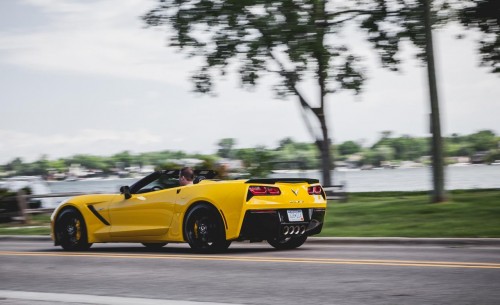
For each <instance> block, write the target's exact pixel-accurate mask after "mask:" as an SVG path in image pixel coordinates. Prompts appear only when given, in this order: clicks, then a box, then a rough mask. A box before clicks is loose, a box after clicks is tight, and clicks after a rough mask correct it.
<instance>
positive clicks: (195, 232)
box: [194, 222, 198, 238]
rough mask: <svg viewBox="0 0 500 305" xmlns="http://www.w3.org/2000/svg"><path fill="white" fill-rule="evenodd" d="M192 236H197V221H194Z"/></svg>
mask: <svg viewBox="0 0 500 305" xmlns="http://www.w3.org/2000/svg"><path fill="white" fill-rule="evenodd" d="M194 238H198V222H195V223H194Z"/></svg>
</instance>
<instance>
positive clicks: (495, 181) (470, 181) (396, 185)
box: [49, 165, 500, 193]
mask: <svg viewBox="0 0 500 305" xmlns="http://www.w3.org/2000/svg"><path fill="white" fill-rule="evenodd" d="M332 175H333V181H334V183H335V184H345V185H346V190H347V192H377V191H425V190H430V189H432V174H431V168H407V169H401V168H399V169H380V170H366V171H361V170H359V171H337V170H335V171H333V173H332ZM270 177H275V178H276V177H300V178H315V179H320V177H321V173H320V172H319V171H309V172H305V173H287V174H284V173H280V174H272V175H271V176H270ZM445 179H446V189H447V190H455V189H484V188H500V166H495V165H477V166H475V165H474V166H456V167H447V168H446V170H445ZM136 180H137V179H109V180H80V181H54V182H49V187H50V189H51V190H52V191H53V192H55V193H59V192H61V193H63V192H101V193H117V192H118V189H119V187H120V186H122V185H131V184H132V183H134V182H135V181H136Z"/></svg>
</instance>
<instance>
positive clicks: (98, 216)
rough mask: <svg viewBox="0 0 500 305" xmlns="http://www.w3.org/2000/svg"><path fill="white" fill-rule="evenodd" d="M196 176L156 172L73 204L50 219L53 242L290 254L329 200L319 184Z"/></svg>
mask: <svg viewBox="0 0 500 305" xmlns="http://www.w3.org/2000/svg"><path fill="white" fill-rule="evenodd" d="M195 175H196V179H195V183H194V184H191V185H186V186H179V182H178V177H179V170H166V171H157V172H154V173H152V174H150V175H148V176H146V177H144V178H143V179H141V180H139V181H137V182H136V183H134V184H133V185H131V186H130V187H129V186H123V187H121V188H120V194H95V195H83V196H76V197H73V198H70V199H68V200H66V201H64V202H63V203H61V204H60V205H59V206H58V207H57V209H56V210H55V211H54V213H53V214H52V216H51V226H52V234H51V235H52V239H53V240H54V243H55V245H60V246H61V247H62V248H63V249H65V250H70V251H76V250H86V249H88V248H89V247H90V246H91V245H92V244H93V243H107V242H138V243H142V244H143V245H144V246H146V247H148V248H151V249H155V248H161V247H163V246H165V245H166V244H167V243H184V242H187V243H189V245H190V246H191V248H192V249H193V250H194V251H197V252H219V251H224V250H226V249H227V248H228V247H229V245H230V244H231V242H232V241H244V240H249V241H251V242H257V241H264V240H266V241H267V242H268V243H269V244H270V245H271V246H273V247H275V248H277V249H293V248H297V247H299V246H301V245H302V244H303V243H304V242H305V241H306V239H307V237H308V236H310V235H314V234H318V233H320V232H321V229H322V227H323V219H324V216H325V209H326V196H325V192H324V191H323V189H322V187H321V185H320V184H319V182H318V180H315V179H306V178H304V179H302V178H283V179H247V180H213V179H212V178H214V177H215V175H216V173H215V172H213V171H208V170H196V171H195Z"/></svg>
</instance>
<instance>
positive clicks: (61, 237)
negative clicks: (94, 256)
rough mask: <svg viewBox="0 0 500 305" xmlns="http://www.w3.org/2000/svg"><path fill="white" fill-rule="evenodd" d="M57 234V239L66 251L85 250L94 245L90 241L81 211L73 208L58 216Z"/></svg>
mask: <svg viewBox="0 0 500 305" xmlns="http://www.w3.org/2000/svg"><path fill="white" fill-rule="evenodd" d="M55 234H56V238H57V241H58V242H59V244H60V245H61V247H62V248H63V249H64V250H66V251H84V250H88V249H89V248H90V247H91V246H92V244H91V243H88V239H87V227H86V225H85V220H84V219H83V217H82V215H81V214H80V212H78V211H77V210H75V209H72V208H70V209H66V210H64V211H62V212H61V213H60V214H59V215H58V216H57V220H56V223H55Z"/></svg>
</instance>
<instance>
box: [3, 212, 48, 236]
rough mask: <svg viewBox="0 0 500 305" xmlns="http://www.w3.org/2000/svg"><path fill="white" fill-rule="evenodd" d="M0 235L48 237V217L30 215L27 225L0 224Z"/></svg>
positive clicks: (46, 215) (44, 215) (45, 215)
mask: <svg viewBox="0 0 500 305" xmlns="http://www.w3.org/2000/svg"><path fill="white" fill-rule="evenodd" d="M0 235H50V215H49V214H38V215H32V216H31V219H30V223H29V224H20V223H2V224H0Z"/></svg>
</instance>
